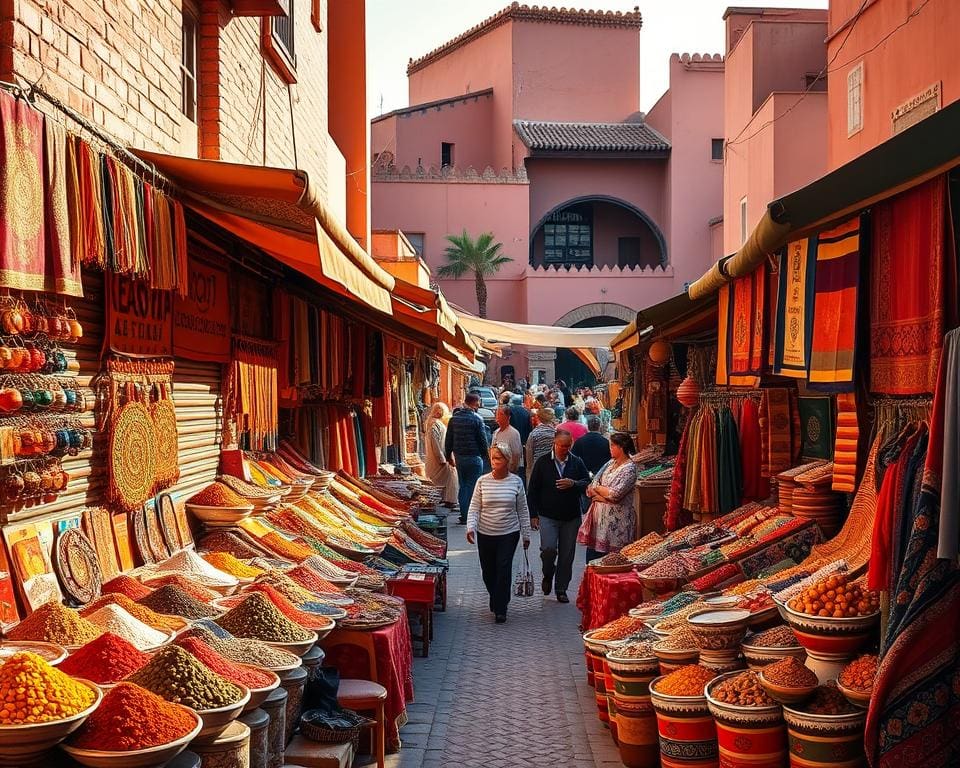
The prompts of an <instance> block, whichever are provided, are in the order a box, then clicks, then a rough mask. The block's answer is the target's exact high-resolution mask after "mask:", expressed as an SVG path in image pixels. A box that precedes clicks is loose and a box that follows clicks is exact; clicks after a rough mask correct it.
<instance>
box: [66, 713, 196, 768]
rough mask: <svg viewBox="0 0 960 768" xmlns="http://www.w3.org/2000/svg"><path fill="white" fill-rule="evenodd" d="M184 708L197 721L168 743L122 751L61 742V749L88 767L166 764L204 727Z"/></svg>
mask: <svg viewBox="0 0 960 768" xmlns="http://www.w3.org/2000/svg"><path fill="white" fill-rule="evenodd" d="M184 709H185V710H186V711H187V712H189V713H190V714H191V715H193V717H195V718H196V720H197V723H196V725H195V726H194V728H193V730H192V731H190V733H188V734H187V735H186V736H182V737H180V738H179V739H177V740H176V741H171V742H170V743H168V744H160V745H158V746H156V747H147V748H146V749H130V750H124V751H122V752H110V751H106V750H100V749H82V748H80V747H72V746H70V745H69V744H61V745H60V749H62V750H63V751H64V752H66V753H67V754H68V755H69V756H70V757H71V758H72V759H73V760H74V762H77V763H79V764H80V765H85V766H87V768H153V766H157V765H166V764H167V763H168V762H170V761H171V760H173V758H175V757H176V756H177V755H179V754H180V753H181V752H183V750H185V749H186V748H187V745H188V744H189V743H190V742H191V741H193V740H194V739H195V738H196V737H197V734H198V733H200V729H201V727H203V721H202V720H201V719H200V716H199V715H198V714H197V713H196V712H194V711H193V710H192V709H189V708H188V707H184Z"/></svg>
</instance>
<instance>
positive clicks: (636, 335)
mask: <svg viewBox="0 0 960 768" xmlns="http://www.w3.org/2000/svg"><path fill="white" fill-rule="evenodd" d="M649 330H650V329H647V328H645V329H644V330H643V332H642V333H641V332H640V331H639V330H637V321H636V320H633V321H632V322H630V323H628V324H627V325H625V326H624V328H623V330H622V331H620V333H618V334H617V335H616V336H614V337H613V338H612V339H610V349H612V350H613V354H615V355H620V354H621V353H623V352H626V351H627V350H628V349H631V348H633V347H635V346H637V345H638V344H639V343H640V339H641V338H642V337H643V336H644V335H646V334H647V333H648V332H649Z"/></svg>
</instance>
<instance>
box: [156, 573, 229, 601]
mask: <svg viewBox="0 0 960 768" xmlns="http://www.w3.org/2000/svg"><path fill="white" fill-rule="evenodd" d="M144 583H145V584H146V585H147V586H148V587H150V588H151V589H159V588H160V587H165V586H167V585H169V584H172V585H173V586H175V587H177V589H179V590H180V591H181V592H186V593H187V594H188V595H190V597H192V598H194V599H195V600H199V601H201V602H205V601H207V600H216V599H217V598H218V597H220V593H219V592H214V591H213V590H212V589H207V588H206V587H204V586H202V585H201V584H198V583H197V581H196V580H193V579H189V578H187V577H186V576H184V575H183V574H181V573H169V574H167V575H166V576H158V577H157V578H153V579H147V580H146V581H145V582H144ZM138 602H139V601H138Z"/></svg>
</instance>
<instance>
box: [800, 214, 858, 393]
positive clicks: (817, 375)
mask: <svg viewBox="0 0 960 768" xmlns="http://www.w3.org/2000/svg"><path fill="white" fill-rule="evenodd" d="M859 284H860V218H859V217H856V218H853V219H850V220H849V221H847V222H845V223H843V224H841V225H840V226H839V227H836V228H834V229H830V230H827V231H824V232H821V233H820V234H819V235H818V236H817V251H816V276H815V279H814V285H815V288H814V303H813V313H812V314H813V329H812V332H811V342H810V346H811V349H810V368H809V380H810V383H811V384H821V385H832V386H845V388H850V387H852V385H853V366H854V356H855V353H856V349H855V346H856V345H855V342H856V330H857V292H858V290H859Z"/></svg>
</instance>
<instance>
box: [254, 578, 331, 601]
mask: <svg viewBox="0 0 960 768" xmlns="http://www.w3.org/2000/svg"><path fill="white" fill-rule="evenodd" d="M255 583H256V584H268V585H269V586H271V587H273V588H274V589H275V590H276V591H277V592H279V593H280V594H281V595H283V596H284V597H285V598H287V600H289V601H290V602H291V603H293V604H294V605H300V604H301V603H308V602H310V601H311V600H316V599H317V596H316V595H315V594H314V593H313V592H310V591H309V590H306V589H304V588H303V587H301V586H300V585H299V584H297V583H296V582H295V581H294V580H293V579H291V578H290V577H289V576H287V574H285V573H283V572H282V571H277V570H273V571H267V572H266V573H264V574H262V575H260V576H258V577H257V580H256V582H255Z"/></svg>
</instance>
